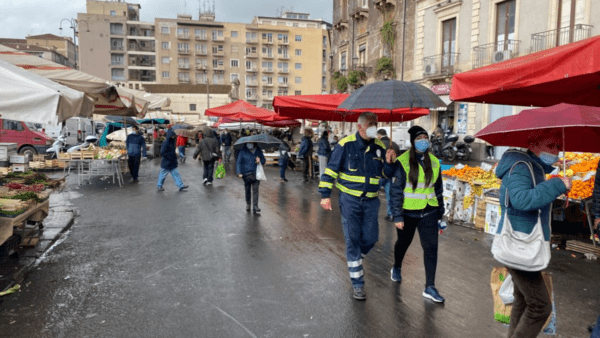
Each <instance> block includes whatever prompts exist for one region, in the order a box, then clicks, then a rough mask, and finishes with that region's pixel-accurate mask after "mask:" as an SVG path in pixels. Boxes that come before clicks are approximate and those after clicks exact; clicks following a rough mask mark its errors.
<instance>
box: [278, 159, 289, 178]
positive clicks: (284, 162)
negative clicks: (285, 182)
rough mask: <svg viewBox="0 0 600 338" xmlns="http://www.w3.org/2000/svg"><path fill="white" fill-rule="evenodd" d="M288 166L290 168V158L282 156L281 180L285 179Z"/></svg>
mask: <svg viewBox="0 0 600 338" xmlns="http://www.w3.org/2000/svg"><path fill="white" fill-rule="evenodd" d="M287 166H288V157H287V156H282V157H281V158H279V167H280V168H279V177H280V178H285V171H286V170H287Z"/></svg>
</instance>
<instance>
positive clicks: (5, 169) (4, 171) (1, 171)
mask: <svg viewBox="0 0 600 338" xmlns="http://www.w3.org/2000/svg"><path fill="white" fill-rule="evenodd" d="M10 173H12V168H11V167H0V175H8V174H10Z"/></svg>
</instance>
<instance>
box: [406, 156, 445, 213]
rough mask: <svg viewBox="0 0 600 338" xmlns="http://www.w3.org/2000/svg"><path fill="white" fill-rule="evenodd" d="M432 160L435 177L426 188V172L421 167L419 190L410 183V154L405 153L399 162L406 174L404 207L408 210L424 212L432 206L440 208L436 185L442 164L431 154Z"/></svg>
mask: <svg viewBox="0 0 600 338" xmlns="http://www.w3.org/2000/svg"><path fill="white" fill-rule="evenodd" d="M428 155H429V157H430V159H431V168H432V170H433V177H432V178H431V182H430V183H429V186H428V187H426V186H425V183H426V180H425V171H424V170H423V167H422V166H421V165H419V180H418V183H417V188H416V189H414V190H413V185H412V183H410V181H409V179H408V177H409V173H410V152H408V151H407V152H405V153H404V154H402V155H401V156H400V157H398V161H399V162H400V164H401V165H402V168H403V169H404V172H405V173H406V185H405V187H404V204H403V205H402V207H403V208H404V209H406V210H422V209H425V207H427V205H431V206H433V207H437V206H439V203H438V199H437V195H436V193H435V188H434V183H435V182H436V181H437V179H438V177H439V175H440V162H439V160H438V159H437V157H435V156H433V155H432V154H429V153H428Z"/></svg>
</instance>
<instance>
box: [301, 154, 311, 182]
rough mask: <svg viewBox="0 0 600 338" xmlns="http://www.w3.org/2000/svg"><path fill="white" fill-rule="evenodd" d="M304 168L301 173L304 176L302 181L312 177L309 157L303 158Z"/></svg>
mask: <svg viewBox="0 0 600 338" xmlns="http://www.w3.org/2000/svg"><path fill="white" fill-rule="evenodd" d="M303 162H304V168H303V171H302V173H303V174H304V179H305V180H308V179H309V178H312V177H313V172H312V158H311V157H310V156H304V161H303Z"/></svg>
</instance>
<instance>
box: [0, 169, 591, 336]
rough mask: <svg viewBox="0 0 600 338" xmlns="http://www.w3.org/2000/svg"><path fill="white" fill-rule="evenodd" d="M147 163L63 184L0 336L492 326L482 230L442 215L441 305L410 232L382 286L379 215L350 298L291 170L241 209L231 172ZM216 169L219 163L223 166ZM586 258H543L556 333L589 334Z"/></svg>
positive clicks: (449, 332)
mask: <svg viewBox="0 0 600 338" xmlns="http://www.w3.org/2000/svg"><path fill="white" fill-rule="evenodd" d="M157 165H158V161H153V162H150V163H149V164H148V165H147V167H146V168H145V169H144V170H143V174H145V176H144V177H141V182H140V183H139V184H137V185H134V184H131V183H128V184H127V186H126V187H124V188H118V187H117V186H114V185H112V184H105V183H103V182H98V183H97V184H95V185H91V186H90V185H85V186H82V187H78V186H76V185H71V186H70V190H69V191H68V192H66V193H64V194H65V197H66V198H67V199H70V203H72V204H73V205H74V207H75V208H76V209H77V210H78V213H79V217H78V218H77V219H76V222H75V225H74V226H73V228H72V229H71V230H70V232H69V235H68V237H67V238H66V240H64V242H62V243H61V244H60V245H58V246H56V247H55V248H54V249H53V250H52V251H51V252H50V253H49V254H48V256H47V259H45V260H43V261H41V262H40V264H39V265H38V267H37V268H36V269H34V270H33V271H32V272H31V273H30V274H29V275H28V277H27V279H26V280H25V281H24V283H23V289H22V291H21V292H19V293H17V294H15V295H11V296H7V297H3V298H0V302H2V303H1V304H0V336H2V337H27V338H29V337H461V338H462V337H504V336H505V335H506V330H507V329H506V327H504V326H503V325H502V324H499V323H496V322H494V320H493V315H492V308H493V302H492V297H491V293H490V287H489V274H490V271H491V268H492V266H493V265H496V264H495V263H494V261H493V259H492V258H491V255H490V253H489V246H490V243H491V239H490V237H489V236H487V235H485V234H481V233H478V232H476V231H473V230H470V229H466V228H462V227H458V226H451V227H450V228H449V231H448V232H447V233H446V234H445V235H443V236H442V237H441V239H440V250H439V252H440V258H439V264H438V271H437V272H438V273H437V276H438V277H437V286H438V289H439V290H440V292H441V293H442V295H443V296H445V297H446V304H445V305H438V304H434V303H432V302H430V301H428V300H424V299H423V297H422V296H421V293H422V291H423V284H424V278H425V277H424V269H423V264H422V250H421V246H420V243H419V240H418V239H417V238H415V240H414V241H413V244H412V246H411V248H410V249H409V252H408V254H407V256H406V259H405V264H404V267H403V271H402V272H403V282H402V284H396V283H393V282H392V281H391V280H390V277H389V270H390V267H391V264H392V261H393V245H394V242H395V239H396V232H395V230H394V228H393V225H392V224H391V223H388V222H386V221H384V220H383V216H385V211H384V210H385V208H384V206H385V204H384V203H382V208H381V210H380V240H379V242H378V244H377V245H376V247H375V248H374V249H373V251H372V252H371V253H370V254H369V255H368V256H367V258H366V260H365V269H366V283H367V285H366V287H367V289H366V290H367V295H368V297H367V300H366V301H364V302H359V301H355V300H353V299H352V297H351V287H350V282H349V278H348V273H347V270H346V262H345V249H344V242H343V234H342V230H341V225H340V216H339V208H338V207H337V203H335V204H334V212H324V211H322V210H320V207H319V203H318V201H319V198H320V197H319V195H318V194H317V184H316V183H314V182H312V183H309V184H304V183H302V181H301V173H300V172H288V178H289V179H290V182H289V183H280V182H278V181H275V180H274V178H276V177H277V176H278V175H277V172H276V168H274V167H267V170H266V171H267V175H268V176H269V179H270V180H269V181H268V182H266V183H263V184H261V187H260V194H261V201H260V206H261V208H262V213H261V214H260V215H253V214H251V213H247V212H246V211H245V201H244V197H243V184H242V181H241V180H239V179H237V178H235V177H233V175H229V176H228V177H227V178H226V179H225V180H215V185H214V186H212V187H204V186H202V184H201V181H202V169H201V167H200V165H199V163H186V164H184V165H182V166H180V171H181V174H182V177H183V179H184V182H185V183H186V184H189V185H190V189H189V191H187V192H178V191H177V189H176V188H175V186H174V184H173V182H172V180H171V178H168V179H167V182H166V184H165V189H166V191H164V192H162V193H158V192H156V188H155V178H156V174H157V171H158V169H157V168H158V167H157ZM229 170H230V169H229ZM598 266H599V265H598V262H588V261H585V260H581V259H573V258H572V257H570V255H569V254H567V253H563V252H559V253H557V254H555V255H554V257H553V262H552V264H551V268H550V269H549V271H550V272H551V273H552V275H553V278H554V287H555V293H556V295H555V299H556V303H557V312H558V313H557V315H558V336H559V337H589V334H588V333H587V330H586V327H587V325H588V324H589V323H591V322H592V321H593V320H594V318H595V317H596V316H597V314H598V312H599V311H600V297H599V296H600V286H598V277H599V276H600V274H599V273H598Z"/></svg>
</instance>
